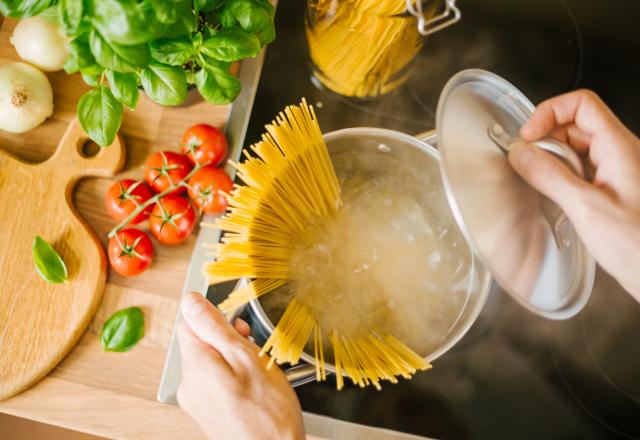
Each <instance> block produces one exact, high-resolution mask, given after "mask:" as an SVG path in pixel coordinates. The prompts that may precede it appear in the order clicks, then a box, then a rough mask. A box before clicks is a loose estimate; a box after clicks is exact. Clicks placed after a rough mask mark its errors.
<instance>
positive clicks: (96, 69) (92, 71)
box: [80, 63, 104, 76]
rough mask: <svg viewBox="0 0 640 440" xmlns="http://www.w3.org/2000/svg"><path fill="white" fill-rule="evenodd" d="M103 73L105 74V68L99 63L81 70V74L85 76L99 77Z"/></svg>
mask: <svg viewBox="0 0 640 440" xmlns="http://www.w3.org/2000/svg"><path fill="white" fill-rule="evenodd" d="M102 72H104V67H102V66H101V65H100V64H97V63H96V64H92V65H90V66H86V67H83V68H81V69H80V73H82V74H83V75H91V76H98V75H100V74H102Z"/></svg>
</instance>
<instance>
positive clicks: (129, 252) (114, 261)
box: [109, 228, 153, 277]
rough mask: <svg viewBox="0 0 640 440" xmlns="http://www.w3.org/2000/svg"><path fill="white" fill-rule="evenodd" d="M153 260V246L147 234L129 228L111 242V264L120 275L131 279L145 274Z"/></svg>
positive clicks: (119, 233)
mask: <svg viewBox="0 0 640 440" xmlns="http://www.w3.org/2000/svg"><path fill="white" fill-rule="evenodd" d="M151 260H153V245H152V244H151V239H150V238H149V236H148V235H147V234H145V233H144V232H142V231H140V230H139V229H134V228H129V229H123V230H122V231H120V232H118V234H117V238H116V237H111V239H110V240H109V262H110V263H111V267H113V269H114V270H115V271H116V272H118V273H119V274H120V275H124V276H125V277H131V276H134V275H138V274H140V273H142V272H144V271H145V270H146V269H147V267H149V265H150V264H151Z"/></svg>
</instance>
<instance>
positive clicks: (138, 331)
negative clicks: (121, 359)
mask: <svg viewBox="0 0 640 440" xmlns="http://www.w3.org/2000/svg"><path fill="white" fill-rule="evenodd" d="M142 336H144V314H143V313H142V309H141V308H140V307H129V308H128V309H122V310H119V311H117V312H116V313H114V314H113V315H111V317H110V318H109V319H107V322H105V323H104V326H102V331H101V332H100V344H101V345H102V349H103V350H104V351H105V352H107V351H115V352H123V351H129V350H131V349H132V348H133V347H135V345H136V344H137V343H138V341H140V339H142Z"/></svg>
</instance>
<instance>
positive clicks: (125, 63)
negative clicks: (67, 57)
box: [89, 30, 151, 73]
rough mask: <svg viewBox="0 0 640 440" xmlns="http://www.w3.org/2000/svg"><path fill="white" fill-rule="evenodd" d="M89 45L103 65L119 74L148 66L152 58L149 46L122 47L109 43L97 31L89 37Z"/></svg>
mask: <svg viewBox="0 0 640 440" xmlns="http://www.w3.org/2000/svg"><path fill="white" fill-rule="evenodd" d="M89 44H90V46H91V53H92V54H93V56H94V57H95V58H96V60H98V62H99V63H100V64H101V65H103V66H104V67H106V68H108V69H113V70H116V71H118V72H125V73H126V72H135V71H136V68H137V67H144V66H146V65H147V64H148V63H149V60H150V58H151V53H150V52H149V46H147V44H136V45H132V46H120V45H118V44H114V43H109V42H108V41H107V40H105V39H104V38H103V37H102V35H100V33H99V32H97V31H95V30H94V31H92V32H91V34H90V36H89Z"/></svg>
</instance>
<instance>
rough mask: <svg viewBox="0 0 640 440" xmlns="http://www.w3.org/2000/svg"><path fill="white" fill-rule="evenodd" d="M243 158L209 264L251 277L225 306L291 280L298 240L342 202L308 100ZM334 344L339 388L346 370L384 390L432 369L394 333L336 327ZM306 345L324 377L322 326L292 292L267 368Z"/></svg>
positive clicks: (222, 277) (210, 270)
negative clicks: (353, 333) (352, 333)
mask: <svg viewBox="0 0 640 440" xmlns="http://www.w3.org/2000/svg"><path fill="white" fill-rule="evenodd" d="M244 156H245V160H244V161H243V162H242V163H239V164H235V166H236V168H237V169H238V176H239V177H240V178H241V179H242V180H243V181H244V182H245V185H238V186H236V187H235V188H234V190H233V192H232V193H231V195H230V198H229V209H228V212H227V214H226V215H225V216H224V217H222V218H220V219H218V221H217V223H216V225H217V227H219V228H220V229H222V230H223V231H224V233H225V234H224V236H223V238H222V240H221V242H220V243H219V244H218V245H216V246H213V247H212V249H213V250H214V253H215V255H214V257H215V260H214V261H213V262H211V263H209V264H208V265H207V267H206V273H207V275H208V277H209V280H210V281H211V282H220V281H227V280H231V279H235V278H241V277H245V278H250V279H252V281H251V282H250V283H248V284H247V285H245V286H243V287H241V288H239V289H237V290H235V291H234V292H233V293H232V294H231V295H229V297H228V298H227V299H226V300H225V301H224V302H222V303H221V304H220V308H221V309H222V310H223V311H225V312H229V311H231V310H234V309H236V308H238V307H241V306H243V305H245V304H246V303H248V302H249V301H251V300H253V299H254V298H258V297H260V296H262V295H265V294H267V293H269V292H271V291H273V290H274V289H276V288H278V287H281V286H283V285H285V284H286V283H287V282H288V281H289V274H290V272H289V269H290V267H289V264H290V258H291V255H292V252H293V249H294V246H295V244H296V243H298V242H305V240H310V239H311V237H310V235H309V234H310V232H309V231H310V226H312V225H317V224H318V223H319V222H322V221H326V220H327V219H329V218H330V217H331V216H332V215H334V214H335V213H336V212H337V211H338V210H339V209H340V208H341V206H342V201H341V198H340V185H339V183H338V179H337V177H336V174H335V171H334V169H333V165H332V164H331V160H330V158H329V153H328V151H327V148H326V145H325V143H324V140H323V137H322V132H321V131H320V127H319V125H318V122H317V119H316V116H315V114H314V112H313V108H311V107H309V106H308V105H307V103H306V102H305V101H304V100H303V101H302V103H301V105H299V106H291V107H287V108H286V109H285V111H284V112H282V113H281V114H280V115H279V116H278V117H277V118H276V120H275V121H274V122H273V123H272V124H271V125H269V126H267V133H265V134H264V135H263V136H262V140H261V141H260V142H258V143H257V144H255V145H253V146H252V147H251V152H248V151H246V150H245V152H244ZM323 293H324V292H318V293H316V294H318V295H322V294H323ZM329 343H330V344H331V347H332V348H333V359H334V364H335V370H336V378H337V387H338V389H341V388H342V387H343V386H344V380H343V375H345V376H347V377H348V378H350V379H351V381H352V382H353V383H354V384H356V385H358V386H360V387H364V386H367V385H373V386H375V387H376V388H380V382H381V381H382V380H386V381H389V382H392V383H395V382H397V379H396V377H397V376H402V377H407V378H408V377H411V375H412V374H414V373H415V372H416V371H417V370H424V369H427V368H429V367H430V366H429V364H428V363H427V362H425V361H424V360H423V359H422V358H421V357H420V356H418V355H417V354H416V353H414V352H413V351H411V350H410V349H409V348H408V347H407V346H406V345H404V344H403V343H402V342H400V341H399V340H397V339H395V338H393V337H392V336H390V335H388V336H385V337H384V338H380V337H378V336H376V335H373V334H369V335H364V336H363V337H359V338H352V337H347V336H346V335H344V334H342V333H341V332H340V329H334V330H333V331H332V332H331V333H329ZM308 345H310V350H312V351H313V355H314V358H315V363H316V378H317V379H318V380H325V379H326V376H327V372H326V360H325V351H324V345H323V341H322V329H321V328H320V325H319V324H318V322H317V321H316V319H315V317H314V316H313V314H312V313H311V311H310V309H309V308H308V307H306V306H305V304H304V303H303V302H301V301H299V300H298V299H296V298H295V297H294V298H293V299H292V300H291V301H290V302H289V304H288V305H287V307H286V309H285V312H284V314H283V315H282V317H281V318H280V320H279V322H278V324H277V325H276V327H275V329H274V331H273V333H272V334H271V336H270V337H269V339H268V340H267V341H266V343H265V344H264V346H263V348H262V350H261V352H260V353H261V355H265V354H268V355H269V356H270V357H271V359H270V361H269V364H268V365H269V366H271V365H273V364H274V363H277V364H283V363H291V364H295V363H297V362H299V360H300V357H301V356H302V353H303V351H304V350H305V347H307V346H308Z"/></svg>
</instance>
